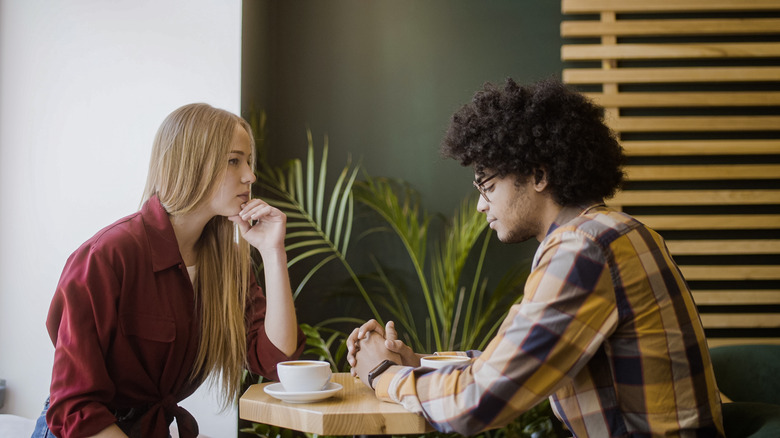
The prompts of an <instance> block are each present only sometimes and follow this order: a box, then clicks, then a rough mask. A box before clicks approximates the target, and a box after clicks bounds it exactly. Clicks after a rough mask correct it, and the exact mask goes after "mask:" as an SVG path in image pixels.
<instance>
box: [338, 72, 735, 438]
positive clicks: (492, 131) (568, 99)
mask: <svg viewBox="0 0 780 438" xmlns="http://www.w3.org/2000/svg"><path fill="white" fill-rule="evenodd" d="M442 152H443V154H444V155H445V156H447V157H451V158H454V159H456V160H458V161H460V163H461V164H462V165H463V166H471V167H473V169H474V174H475V181H474V185H475V186H476V188H477V189H478V190H479V192H480V194H481V199H480V201H479V204H478V206H477V208H478V210H479V211H481V212H483V213H484V214H485V216H486V219H487V221H488V222H489V224H490V228H491V229H492V230H494V231H495V232H496V234H497V236H498V238H499V239H500V240H501V241H502V242H505V243H517V242H523V241H526V240H529V239H531V238H536V239H537V240H538V241H539V242H541V243H540V245H539V248H538V249H537V251H536V254H535V256H534V260H533V263H532V267H531V273H530V275H529V277H528V280H527V282H526V285H525V290H524V296H523V299H522V301H521V302H520V303H519V304H517V305H514V306H512V308H511V309H510V310H509V313H508V315H507V317H506V319H505V321H504V322H503V324H502V325H501V327H500V329H499V331H498V332H497V334H496V336H495V338H493V339H492V340H491V341H490V343H489V344H488V346H487V348H486V349H485V351H484V352H478V351H469V352H463V353H461V354H467V355H469V356H471V357H473V358H474V359H473V360H472V361H471V363H470V364H469V365H468V366H465V367H457V366H449V367H445V368H443V369H439V370H433V369H430V368H425V367H420V357H421V355H419V354H416V353H414V352H413V351H412V350H411V349H410V348H409V347H408V346H406V345H405V344H404V343H403V342H402V341H400V340H399V339H398V335H397V333H396V331H395V328H394V326H393V323H392V322H389V323H388V324H387V326H386V327H384V328H383V327H381V326H380V325H379V324H377V322H376V321H373V320H372V321H369V322H367V323H365V324H363V326H361V327H360V328H357V329H355V331H354V332H353V333H352V334H351V335H350V337H349V339H348V341H347V346H348V349H349V354H348V360H349V362H350V364H351V365H352V366H353V369H352V372H353V374H355V375H357V376H359V377H360V378H361V379H362V380H363V382H364V383H366V384H367V385H368V386H370V387H371V388H372V389H374V390H375V391H376V394H377V397H379V398H381V399H383V400H386V401H392V402H396V403H400V404H402V405H403V406H404V407H406V408H407V409H409V410H411V411H414V412H417V413H419V414H421V415H424V416H425V418H426V419H427V420H428V421H429V422H430V423H431V424H432V425H433V426H434V427H435V428H436V429H437V430H439V431H442V432H458V433H461V434H465V435H472V434H475V433H477V432H480V431H483V430H486V429H491V428H495V427H500V426H502V425H505V424H507V423H508V422H510V421H511V420H512V419H514V418H515V417H517V416H518V415H520V414H522V413H523V412H525V411H527V410H528V409H530V408H531V407H533V406H534V405H536V404H537V403H539V402H540V401H542V400H544V398H545V397H549V398H550V401H551V405H552V407H553V410H554V411H555V413H556V415H557V416H558V417H559V418H560V419H561V420H562V421H563V423H564V424H565V426H566V427H567V428H568V429H569V431H571V433H573V434H574V435H575V436H577V437H586V436H589V437H629V436H630V437H650V436H670V437H673V436H676V437H722V436H723V435H724V433H723V425H722V414H721V408H720V396H719V393H718V389H717V387H716V384H715V376H714V373H713V370H712V365H711V363H710V356H709V352H708V350H707V343H706V341H705V337H704V329H703V328H702V325H701V322H700V320H699V315H698V313H697V311H696V307H695V304H694V302H693V298H692V296H691V292H690V290H689V288H688V286H687V284H686V282H685V279H684V278H683V276H682V274H681V273H680V270H679V268H678V267H677V265H676V264H675V263H674V261H673V260H672V256H671V254H670V253H669V251H668V250H667V248H666V245H665V244H664V241H663V239H662V238H661V237H660V236H659V235H658V233H656V232H655V231H653V230H651V229H650V228H648V227H646V226H645V225H644V224H642V223H640V222H638V221H637V220H636V219H634V218H632V217H631V216H629V215H627V214H625V213H622V212H619V211H616V210H614V209H611V208H609V207H607V206H605V204H604V199H607V198H609V197H611V196H613V195H614V194H615V191H616V190H617V189H618V188H619V187H620V185H621V183H622V181H623V171H622V169H621V167H622V165H623V162H624V155H623V150H622V148H621V146H620V145H619V143H618V142H617V140H616V139H615V136H614V134H613V133H612V132H611V131H610V129H609V128H608V127H607V126H606V125H605V123H604V119H603V110H602V109H601V108H600V107H598V106H596V105H594V104H593V103H592V102H590V101H589V100H588V99H586V98H585V97H584V96H583V95H581V94H579V93H577V92H576V91H573V90H571V89H569V88H568V87H566V86H565V85H563V84H562V83H560V82H559V81H557V80H545V81H542V82H539V83H536V84H533V85H530V86H526V87H523V86H519V85H518V84H517V83H515V82H514V81H513V80H511V79H508V80H507V81H506V84H504V86H503V87H498V86H495V85H492V84H487V85H486V86H485V87H484V89H483V90H481V91H479V92H477V93H476V95H475V96H474V98H473V100H472V102H471V103H469V104H467V105H465V106H464V107H463V108H461V109H460V110H459V111H458V112H456V113H455V114H454V115H453V117H452V123H451V125H450V127H449V130H448V132H447V134H446V136H445V138H444V141H443V144H442Z"/></svg>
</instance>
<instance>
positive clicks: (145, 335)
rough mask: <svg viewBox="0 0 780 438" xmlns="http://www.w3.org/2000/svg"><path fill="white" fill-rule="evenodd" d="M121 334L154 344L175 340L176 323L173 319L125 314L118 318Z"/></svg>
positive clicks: (141, 314)
mask: <svg viewBox="0 0 780 438" xmlns="http://www.w3.org/2000/svg"><path fill="white" fill-rule="evenodd" d="M119 322H120V326H121V328H122V333H123V334H124V335H125V336H127V337H135V338H140V339H144V340H147V341H154V342H173V341H175V340H176V322H175V321H174V320H173V318H169V317H165V316H158V315H149V314H143V313H125V314H122V315H120V316H119Z"/></svg>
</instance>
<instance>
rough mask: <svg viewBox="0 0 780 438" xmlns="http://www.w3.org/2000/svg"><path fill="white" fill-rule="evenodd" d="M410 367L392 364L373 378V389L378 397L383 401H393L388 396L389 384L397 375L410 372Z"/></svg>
mask: <svg viewBox="0 0 780 438" xmlns="http://www.w3.org/2000/svg"><path fill="white" fill-rule="evenodd" d="M411 370H412V368H411V367H406V366H403V365H393V366H391V367H390V368H388V369H387V370H386V371H385V372H384V373H382V374H380V375H379V376H377V377H376V378H375V379H374V382H373V383H374V391H375V392H376V396H377V398H378V399H380V400H383V401H395V400H394V399H393V398H392V397H391V396H390V385H391V384H392V382H393V381H394V380H395V377H396V376H398V375H405V374H408V373H409V372H411Z"/></svg>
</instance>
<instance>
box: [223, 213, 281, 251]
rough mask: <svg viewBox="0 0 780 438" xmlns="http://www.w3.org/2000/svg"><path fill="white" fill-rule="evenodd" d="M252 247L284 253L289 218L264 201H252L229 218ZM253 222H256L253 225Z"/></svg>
mask: <svg viewBox="0 0 780 438" xmlns="http://www.w3.org/2000/svg"><path fill="white" fill-rule="evenodd" d="M228 219H230V221H232V222H233V223H235V224H236V225H238V229H239V231H240V232H241V237H243V238H244V239H245V240H246V241H247V242H249V244H250V245H252V246H254V247H255V248H257V249H258V251H260V253H261V254H262V253H263V252H264V251H278V250H282V251H284V235H285V231H286V226H287V216H286V215H285V214H284V213H282V212H281V211H280V210H279V209H278V208H275V207H271V206H270V205H268V204H267V203H266V202H265V201H263V200H262V199H252V200H250V201H249V202H246V203H245V204H243V205H242V206H241V211H240V212H239V213H238V214H237V215H235V216H230V217H228ZM251 221H255V222H254V224H252V222H251Z"/></svg>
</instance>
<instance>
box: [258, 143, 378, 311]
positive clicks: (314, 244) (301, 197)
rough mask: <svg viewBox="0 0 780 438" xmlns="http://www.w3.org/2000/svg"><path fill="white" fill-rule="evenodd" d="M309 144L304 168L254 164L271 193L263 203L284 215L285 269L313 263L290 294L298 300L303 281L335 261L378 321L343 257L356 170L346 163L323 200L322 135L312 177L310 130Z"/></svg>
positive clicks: (262, 184) (349, 229)
mask: <svg viewBox="0 0 780 438" xmlns="http://www.w3.org/2000/svg"><path fill="white" fill-rule="evenodd" d="M308 143H309V145H308V156H307V161H306V167H305V170H304V167H303V164H302V163H301V161H300V160H298V159H294V160H291V161H289V162H288V163H287V164H285V165H284V166H282V167H281V168H272V167H271V166H269V165H268V164H267V162H265V161H263V162H260V163H259V164H258V167H259V170H258V171H257V184H259V185H260V187H261V188H262V189H264V190H265V191H266V192H268V193H270V194H271V196H270V197H266V198H265V200H266V201H267V202H268V203H269V204H270V205H273V206H274V207H277V208H279V209H280V210H282V211H283V212H284V213H285V214H286V215H287V220H288V222H287V228H288V233H287V236H286V246H285V249H286V250H287V252H288V253H289V254H291V255H293V257H292V259H291V260H290V261H289V262H288V267H291V266H293V265H295V264H296V263H298V262H301V261H303V260H307V259H310V258H315V260H318V261H317V262H316V264H315V265H314V267H313V268H312V269H310V270H309V272H308V273H307V275H306V276H305V277H304V278H303V279H302V281H301V282H300V283H299V284H298V287H297V288H296V290H295V293H294V295H293V296H294V297H297V296H298V295H299V294H300V293H301V291H302V290H303V288H304V286H305V285H306V284H307V282H308V281H309V280H310V279H311V278H312V277H313V276H314V275H315V274H316V273H317V271H319V270H320V269H321V268H322V267H323V266H325V265H326V264H327V263H329V262H330V261H333V260H338V261H340V262H341V264H342V265H343V266H344V268H345V269H346V270H347V272H348V273H349V275H350V277H351V278H352V280H353V281H354V283H355V285H356V286H357V288H358V290H359V291H360V293H361V295H362V296H363V299H364V300H365V302H366V304H367V305H368V307H369V308H370V309H371V312H372V314H373V315H374V317H375V318H376V319H377V320H378V321H381V318H380V315H379V312H378V311H377V309H376V307H375V306H374V303H373V301H372V300H371V297H370V296H369V295H368V293H367V292H366V290H365V288H364V287H363V285H362V283H361V281H360V278H359V277H358V275H357V274H356V273H355V272H354V271H353V270H352V267H351V266H350V264H349V263H348V262H347V259H346V257H347V252H348V250H349V243H350V236H351V235H352V224H353V213H354V198H353V196H352V187H353V184H354V183H355V178H356V177H357V175H358V172H359V169H360V166H354V167H353V166H352V165H351V163H349V162H348V163H347V164H346V165H345V166H344V168H343V169H342V170H341V172H340V174H339V176H338V178H337V180H336V182H335V183H334V185H333V187H332V189H331V190H330V196H329V197H328V198H327V200H326V196H325V193H326V190H327V188H326V187H327V164H328V141H327V137H326V138H325V143H324V146H323V149H322V158H321V161H320V165H319V175H315V167H316V165H315V158H314V142H313V140H312V137H311V132H309V133H308ZM323 214H324V215H325V219H324V220H323Z"/></svg>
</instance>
